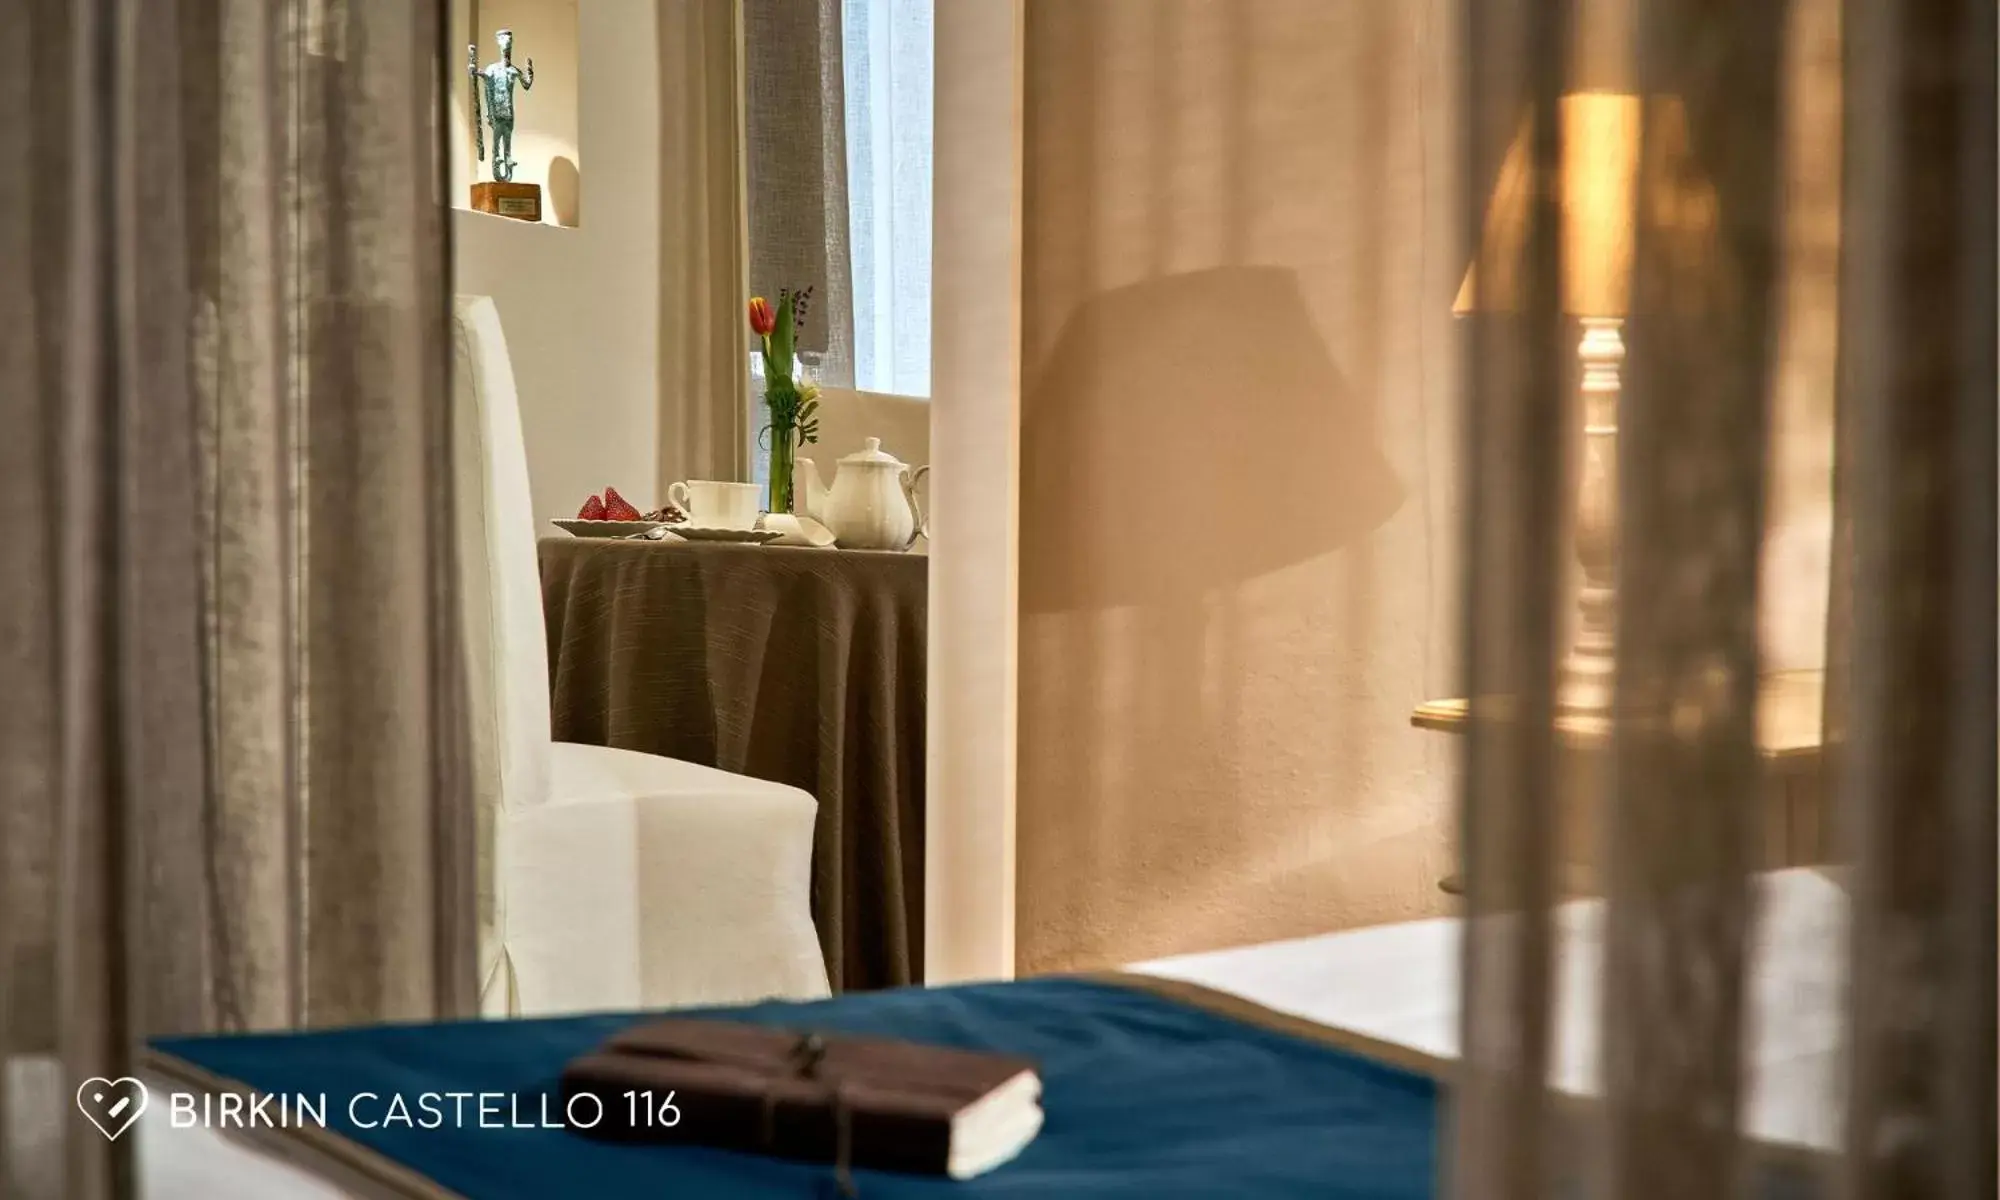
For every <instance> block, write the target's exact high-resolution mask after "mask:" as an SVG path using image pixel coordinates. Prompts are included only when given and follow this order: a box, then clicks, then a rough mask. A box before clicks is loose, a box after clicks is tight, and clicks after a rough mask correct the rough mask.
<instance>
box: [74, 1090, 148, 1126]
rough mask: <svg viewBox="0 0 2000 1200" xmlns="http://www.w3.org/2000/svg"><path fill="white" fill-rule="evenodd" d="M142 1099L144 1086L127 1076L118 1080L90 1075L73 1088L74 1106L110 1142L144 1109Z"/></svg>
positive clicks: (143, 1098)
mask: <svg viewBox="0 0 2000 1200" xmlns="http://www.w3.org/2000/svg"><path fill="white" fill-rule="evenodd" d="M146 1100H147V1096H146V1085H145V1084H143V1083H140V1082H139V1081H138V1080H136V1079H134V1078H132V1077H131V1076H130V1075H127V1076H125V1077H124V1078H122V1079H102V1078H99V1077H97V1076H92V1077H91V1078H89V1079H86V1080H84V1081H83V1085H82V1086H81V1087H79V1088H77V1089H76V1106H77V1107H78V1108H80V1109H82V1110H83V1115H84V1117H85V1118H87V1119H88V1120H89V1121H90V1123H91V1124H92V1125H95V1126H97V1132H99V1133H101V1134H103V1135H104V1136H105V1137H107V1138H109V1139H110V1140H112V1141H114V1142H115V1141H117V1140H118V1135H119V1134H121V1133H124V1132H125V1131H126V1130H127V1129H130V1128H132V1122H134V1121H136V1120H138V1119H139V1114H140V1113H142V1112H145V1111H146Z"/></svg>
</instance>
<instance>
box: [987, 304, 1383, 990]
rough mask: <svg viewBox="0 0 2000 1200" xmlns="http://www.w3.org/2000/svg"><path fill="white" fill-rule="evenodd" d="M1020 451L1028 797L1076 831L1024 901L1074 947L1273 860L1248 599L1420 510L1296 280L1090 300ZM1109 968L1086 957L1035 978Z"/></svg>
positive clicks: (1025, 408) (1044, 956) (1065, 830)
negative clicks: (1251, 765) (1252, 716)
mask: <svg viewBox="0 0 2000 1200" xmlns="http://www.w3.org/2000/svg"><path fill="white" fill-rule="evenodd" d="M1021 441H1022V445H1021V464H1022V465H1021V542H1022V554H1021V600H1020V603H1021V611H1022V620H1023V634H1022V642H1023V653H1024V655H1025V656H1028V657H1027V660H1026V661H1025V662H1024V675H1023V697H1022V699H1023V703H1022V711H1021V722H1022V743H1023V744H1024V745H1032V746H1034V747H1035V748H1036V753H1035V755H1034V756H1032V758H1030V759H1024V761H1023V762H1022V764H1021V781H1022V787H1021V794H1022V796H1023V802H1024V803H1025V804H1031V805H1035V806H1052V810H1051V811H1050V812H1048V813H1046V814H1039V813H1032V812H1025V811H1024V814H1023V829H1024V830H1030V831H1032V830H1040V829H1045V828H1046V829H1050V830H1051V831H1053V830H1058V829H1059V830H1060V834H1057V835H1052V836H1048V837H1042V836H1036V835H1035V834H1034V833H1032V832H1030V833H1029V834H1028V835H1027V836H1028V838H1029V842H1028V843H1027V844H1024V851H1023V852H1024V854H1028V855H1031V856H1034V858H1035V859H1036V861H1037V862H1038V864H1039V865H1040V868H1043V869H1048V870H1050V872H1051V874H1050V876H1049V877H1051V878H1059V879H1062V880H1064V881H1065V885H1064V887H1063V888H1062V889H1061V891H1062V892H1063V893H1064V894H1062V895H1060V896H1053V895H1051V896H1042V897H1039V898H1038V897H1036V896H1033V895H1026V894H1024V896H1023V904H1024V909H1026V910H1032V909H1033V908H1034V907H1035V906H1037V905H1048V906H1051V907H1052V908H1060V909H1063V910H1065V911H1066V912H1067V913H1068V915H1067V916H1065V917H1063V918H1061V919H1059V920H1052V921H1044V920H1043V918H1044V917H1045V916H1048V917H1053V916H1054V915H1055V914H1054V913H1053V912H1050V913H1046V914H1037V913H1033V912H1031V911H1024V920H1028V921H1031V922H1034V923H1036V924H1044V925H1047V926H1049V927H1059V928H1062V929H1065V930H1068V931H1070V934H1069V935H1068V936H1069V937H1074V936H1075V934H1076V932H1077V931H1078V930H1079V929H1089V928H1092V927H1094V926H1095V925H1097V924H1098V923H1099V922H1100V921H1101V920H1102V918H1103V917H1105V916H1106V915H1108V914H1110V913H1114V912H1117V911H1120V910H1122V909H1125V908H1129V907H1130V905H1131V904H1133V903H1134V902H1135V899H1134V898H1135V897H1139V896H1146V895H1151V896H1155V897H1157V896H1158V888H1159V887H1160V884H1161V881H1162V879H1163V878H1174V877H1193V876H1195V875H1198V874H1199V873H1201V872H1203V871H1207V870H1209V869H1211V868H1215V867H1217V866H1219V865H1220V864H1226V863H1231V862H1236V861H1244V860H1247V859H1248V858H1249V857H1253V856H1254V854H1255V853H1256V849H1257V848H1256V847H1253V846H1251V845H1249V844H1248V842H1247V841H1246V839H1248V838H1250V837H1252V836H1254V835H1253V834H1252V833H1251V832H1250V831H1247V830H1245V828H1244V827H1243V823H1242V821H1241V820H1240V819H1239V815H1238V814H1237V813H1236V812H1234V810H1233V808H1232V806H1231V801H1232V800H1233V799H1234V798H1235V797H1237V796H1238V795H1239V794H1240V792H1241V787H1240V784H1239V775H1240V771H1241V765H1240V760H1241V758H1242V755H1243V754H1244V753H1247V751H1246V750H1245V749H1244V747H1243V746H1242V745H1241V744H1240V743H1241V741H1242V735H1241V732H1240V731H1241V730H1242V729H1243V728H1244V726H1243V722H1244V721H1245V720H1246V719H1247V717H1246V715H1245V713H1244V711H1243V710H1244V704H1243V697H1244V694H1245V690H1246V687H1249V686H1255V685H1256V681H1255V680H1252V679H1251V678H1250V674H1251V672H1252V671H1254V670H1257V669H1260V668H1259V667H1256V666H1252V665H1250V664H1251V661H1252V660H1253V657H1254V660H1255V661H1256V662H1258V663H1261V664H1268V662H1269V661H1270V659H1271V657H1272V655H1271V648H1270V647H1268V646H1261V644H1260V643H1259V641H1258V639H1259V636H1260V635H1259V634H1258V633H1257V632H1256V630H1255V629H1251V628H1246V626H1247V625H1248V624H1249V623H1250V622H1251V621H1253V620H1255V619H1256V612H1255V610H1254V608H1253V609H1251V610H1246V608H1245V603H1244V597H1243V593H1244V588H1245V585H1247V584H1250V583H1252V582H1253V581H1255V580H1256V579H1258V578H1260V577H1263V576H1267V575H1270V574H1272V573H1275V572H1280V571H1284V570H1286V569H1287V568H1291V567H1295V566H1297V565H1299V564H1303V563H1308V562H1312V561H1314V560H1318V559H1322V558H1325V557H1326V556H1328V555H1332V554H1336V553H1338V552H1340V551H1342V550H1344V549H1346V548H1349V547H1353V546H1356V545H1357V544H1358V543H1362V542H1364V541H1365V540H1366V539H1367V538H1368V537H1369V536H1370V534H1371V533H1372V532H1373V531H1374V530H1376V529H1377V528H1378V527H1380V526H1381V525H1382V524H1383V523H1384V522H1385V521H1387V520H1388V519H1389V518H1390V517H1391V516H1392V515H1393V514H1394V513H1395V512H1396V511H1397V510H1398V509H1399V508H1400V507H1401V506H1402V504H1403V503H1404V501H1405V499H1406V494H1407V493H1406V488H1405V486H1404V484H1403V483H1402V481H1401V480H1399V479H1398V478H1397V477H1396V474H1395V471H1394V469H1393V468H1392V466H1391V464H1390V462H1389V460H1388V458H1387V457H1386V455H1385V454H1384V453H1383V449H1382V443H1381V432H1380V429H1379V427H1378V421H1377V418H1376V416H1375V412H1374V403H1373V402H1372V400H1369V399H1367V398H1364V397H1362V396H1360V395H1358V394H1357V393H1356V392H1355V391H1354V390H1353V389H1352V388H1351V387H1350V386H1349V384H1348V381H1347V380H1346V378H1345V377H1344V376H1343V374H1342V372H1341V371H1340V369H1339V367H1338V366H1337V365H1336V363H1335V361H1334V359H1333V356H1332V354H1331V352H1330V351H1329V349H1328V347H1327V345H1326V342H1325V340H1324V339H1323V338H1322V336H1321V335H1320V333H1319V330H1318V328H1317V327H1316V325H1315V323H1314V321H1313V318H1312V313H1311V311H1310V309H1309V307H1308V306H1307V303H1306V300H1305V297H1304V293H1303V291H1302V289H1301V287H1300V283H1299V279H1298V277H1297V274H1296V273H1295V272H1294V271H1292V270H1289V269H1285V268H1278V267H1221V268H1215V269H1211V270H1203V271H1197V272H1190V273H1185V274H1178V275H1171V276H1165V277H1161V278H1156V279H1151V280H1147V281H1144V282H1141V283H1137V284H1134V285H1131V286H1128V287H1124V288H1120V289H1116V290H1113V291H1109V292H1105V293H1101V294H1099V295H1097V296H1095V297H1093V298H1092V299H1091V300H1089V301H1087V302H1085V303H1084V304H1083V306H1082V307H1081V308H1079V309H1078V311H1077V312H1076V313H1075V314H1074V315H1073V316H1072V317H1071V319H1070V320H1069V321H1068V322H1067V324H1066V325H1065V326H1064V327H1063V329H1062V330H1061V331H1060V333H1059V334H1058V336H1057V338H1056V340H1055V343H1054V349H1053V351H1052V352H1051V354H1050V356H1049V358H1048V361H1047V363H1046V366H1045V367H1044V368H1043V369H1041V370H1040V371H1039V372H1038V373H1037V374H1035V375H1034V376H1033V377H1032V380H1031V383H1030V386H1029V387H1028V388H1026V389H1025V391H1024V393H1023V397H1022V413H1021ZM1341 606H1342V597H1340V596H1337V595H1330V596H1329V597H1328V611H1329V616H1328V619H1329V620H1337V619H1339V618H1338V616H1337V614H1338V613H1339V612H1340V611H1341ZM1246 650H1247V651H1248V652H1247V653H1246ZM1300 669H1302V670H1314V669H1315V668H1313V667H1311V666H1309V665H1307V664H1304V663H1301V664H1300ZM1329 719H1330V720H1331V719H1332V718H1331V716H1330V717H1329ZM1300 720H1301V722H1302V723H1304V722H1309V721H1310V714H1300ZM1211 796H1212V797H1213V803H1212V804H1210V803H1207V802H1206V801H1203V802H1201V803H1191V801H1190V798H1198V797H1211ZM1147 804H1154V805H1157V807H1156V808H1154V809H1153V810H1152V811H1139V808H1138V806H1141V805H1147ZM1053 807H1060V808H1062V809H1064V810H1066V811H1065V812H1063V813H1057V812H1055V811H1053ZM1079 814H1088V815H1083V816H1080V815H1079ZM1045 818H1046V819H1045ZM1058 860H1059V861H1058ZM1092 914H1095V916H1094V917H1093V915H1092ZM1114 923H1115V921H1114ZM1086 940H1088V935H1087V934H1086ZM1101 957H1102V953H1101V952H1100V951H1099V950H1097V949H1094V948H1093V947H1091V946H1089V945H1083V944H1076V943H1074V942H1071V944H1068V945H1064V946H1047V947H1041V948H1040V949H1039V950H1037V951H1036V952H1034V953H1033V956H1032V958H1030V959H1027V960H1024V961H1023V962H1022V963H1021V964H1020V965H1021V967H1022V968H1023V969H1024V970H1028V971H1033V970H1036V969H1040V968H1041V967H1043V966H1045V965H1047V966H1056V965H1061V966H1074V965H1077V964H1078V961H1079V960H1096V959H1099V958H1101ZM1038 960H1045V961H1038Z"/></svg>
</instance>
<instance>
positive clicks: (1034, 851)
mask: <svg viewBox="0 0 2000 1200" xmlns="http://www.w3.org/2000/svg"><path fill="white" fill-rule="evenodd" d="M1448 8H1449V6H1447V5H1445V4H1443V3H1441V2H1439V0H1426V2H1425V3H1411V4H1383V3H1378V2H1376V0H1175V2H1173V3H1161V2H1158V0H1092V2H1091V3H1086V4H1075V3H1071V2H1070V0H1031V2H1030V4H1029V6H1028V23H1027V50H1026V53H1027V66H1026V120H1025V222H1024V224H1025V229H1024V233H1023V247H1024V249H1023V254H1024V264H1023V274H1024V281H1023V301H1022V303H1023V317H1022V322H1023V349H1022V354H1023V363H1024V372H1023V373H1024V380H1023V384H1022V408H1021V456H1022V475H1021V543H1020V544H1021V551H1020V553H1021V635H1020V636H1021V667H1020V704H1021V712H1020V793H1019V838H1020V865H1019V883H1018V886H1019V927H1018V942H1019V945H1018V962H1019V965H1020V967H1021V969H1022V970H1024V971H1034V970H1047V969H1057V968H1067V967H1077V966H1088V965H1096V964H1104V963H1113V962H1120V961H1129V960H1132V959H1137V958H1143V957H1147V956H1151V955H1157V954H1166V953H1171V952H1177V951H1189V950H1196V949H1201V948H1205V947H1212V946H1218V945H1224V944H1231V943H1239V942H1250V941H1258V940H1264V939H1269V938H1278V937H1284V936H1288V935H1295V934H1305V933H1311V932H1317V931H1322V930H1327V929H1333V928H1338V927H1343V926H1349V925H1357V924H1364V923H1371V922H1377V921H1384V920H1390V919H1394V918H1401V917H1414V916H1419V915H1423V914H1427V913H1432V912H1436V911H1439V910H1440V908H1441V907H1442V905H1441V901H1442V897H1441V896H1440V894H1439V893H1438V891H1437V888H1436V883H1437V879H1438V878H1439V877H1440V876H1441V875H1443V874H1444V873H1445V872H1446V871H1447V870H1449V866H1450V858H1451V852H1452V851H1451V845H1452V838H1451V829H1452V812H1451V804H1452V795H1453V793H1452V777H1451V763H1452V758H1451V747H1450V746H1448V745H1447V744H1445V743H1444V742H1443V741H1442V740H1441V739H1440V738H1439V737H1437V736H1435V735H1425V734H1421V733H1418V732H1415V731H1413V730H1411V729H1410V728H1409V726H1408V715H1409V711H1410V708H1411V707H1412V705H1414V704H1415V703H1416V702H1418V701H1419V700H1422V699H1424V698H1426V697H1427V696H1429V695H1434V694H1437V693H1439V692H1441V691H1443V690H1445V689H1446V688H1447V687H1448V685H1449V681H1450V679H1451V671H1450V663H1449V656H1450V652H1451V646H1452V643H1453V640H1454V633H1455V628H1454V626H1453V624H1452V620H1453V618H1452V613H1453V603H1452V597H1453V594H1454V593H1453V591H1452V588H1453V580H1454V576H1453V568H1452V557H1453V556H1452V554H1451V549H1452V547H1453V546H1454V545H1455V543H1456V541H1457V537H1458V521H1459V516H1458V514H1457V512H1456V511H1455V509H1454V507H1453V500H1452V491H1453V473H1454V469H1455V461H1456V456H1455V454H1454V453H1453V445H1454V438H1455V436H1456V435H1455V432H1454V429H1453V413H1452V396H1453V394H1454V390H1453V379H1452V372H1453V369H1454V359H1455V350H1454V348H1453V342H1452V336H1453V330H1452V327H1451V323H1450V321H1451V318H1450V313H1449V308H1450V302H1451V296H1452V293H1453V289H1454V288H1455V287H1456V285H1457V282H1458V275H1459V272H1460V270H1461V269H1462V263H1461V262H1460V260H1459V259H1458V257H1457V256H1456V255H1455V254H1454V253H1453V252H1452V251H1451V249H1450V247H1451V246H1452V244H1453V241H1454V237H1453V223H1452V218H1453V212H1452V209H1451V207H1450V206H1451V203H1452V201H1451V196H1452V177H1451V168H1452V165H1453V162H1454V157H1455V155H1456V152H1457V147H1456V143H1455V141H1454V138H1453V133H1452V126H1451V115H1452V107H1451V106H1452V99H1451V94H1450V92H1449V90H1448V88H1447V86H1446V84H1447V79H1446V76H1445V74H1444V70H1445V66H1446V64H1447V62H1448V59H1447V58H1446V54H1447V46H1446V37H1445V30H1444V29H1443V24H1444V17H1443V14H1444V13H1445V12H1446V11H1448ZM1433 27H1435V28H1433Z"/></svg>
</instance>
